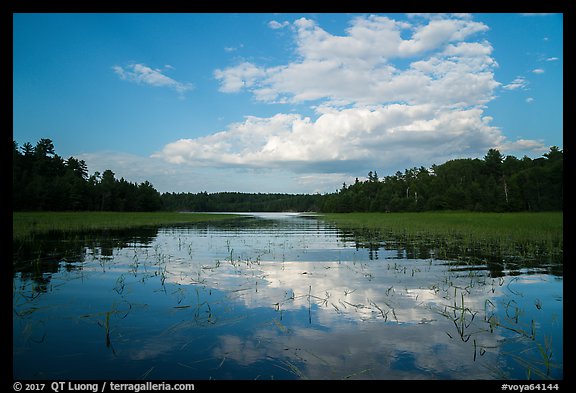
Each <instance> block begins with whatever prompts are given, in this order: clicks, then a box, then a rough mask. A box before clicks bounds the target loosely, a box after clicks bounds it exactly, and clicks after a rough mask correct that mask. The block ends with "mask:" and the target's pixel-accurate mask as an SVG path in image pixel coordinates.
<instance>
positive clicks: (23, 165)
mask: <svg viewBox="0 0 576 393" xmlns="http://www.w3.org/2000/svg"><path fill="white" fill-rule="evenodd" d="M161 208H162V199H161V197H160V193H159V192H158V191H157V190H156V189H155V188H154V187H153V186H152V184H150V182H148V181H145V182H143V183H140V184H136V183H131V182H128V181H126V180H124V178H121V179H116V178H115V177H114V172H112V171H111V170H109V169H107V170H105V171H104V172H103V173H99V172H94V174H93V175H91V176H88V168H87V166H86V163H85V162H84V161H83V160H78V159H76V158H74V157H70V158H68V159H66V160H65V159H63V158H62V157H60V156H59V155H58V154H56V153H55V150H54V144H53V142H52V140H50V139H40V140H39V141H38V142H37V143H36V145H35V146H32V144H31V143H29V142H27V143H24V144H23V145H22V146H21V147H20V148H19V147H18V144H17V143H16V142H15V141H13V156H12V209H13V210H14V211H37V210H50V211H75V210H83V211H156V210H160V209H161Z"/></svg>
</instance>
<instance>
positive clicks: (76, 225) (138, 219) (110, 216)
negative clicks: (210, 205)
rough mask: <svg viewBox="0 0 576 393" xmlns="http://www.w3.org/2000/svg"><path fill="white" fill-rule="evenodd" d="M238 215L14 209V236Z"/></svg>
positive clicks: (208, 219) (17, 238)
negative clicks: (21, 210) (26, 210)
mask: <svg viewBox="0 0 576 393" xmlns="http://www.w3.org/2000/svg"><path fill="white" fill-rule="evenodd" d="M235 217H238V216H237V215H234V214H226V213H222V214H212V213H178V212H13V213H12V239H13V240H19V239H20V240H22V239H26V238H30V237H31V236H33V235H34V234H36V233H45V232H50V231H69V232H74V231H83V230H98V229H121V228H131V227H138V226H149V225H169V224H184V223H196V222H205V221H215V220H227V219H232V218H235Z"/></svg>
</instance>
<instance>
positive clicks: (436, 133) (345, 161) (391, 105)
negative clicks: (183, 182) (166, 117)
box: [154, 15, 526, 181]
mask: <svg viewBox="0 0 576 393" xmlns="http://www.w3.org/2000/svg"><path fill="white" fill-rule="evenodd" d="M408 20H409V22H406V21H398V20H394V19H391V18H388V17H385V16H377V15H370V16H362V17H356V18H354V19H352V20H351V22H350V26H349V27H348V28H347V29H346V31H345V34H344V35H334V34H331V33H329V32H327V31H326V30H324V29H323V28H322V27H321V26H319V25H318V23H317V22H315V21H313V20H311V19H306V18H300V19H298V20H296V21H294V22H293V23H292V24H291V25H290V28H291V30H292V32H293V34H294V36H293V37H294V43H295V47H294V57H293V60H292V61H289V62H286V63H285V64H279V65H274V66H264V65H260V64H257V63H255V62H250V61H243V62H242V63H239V64H237V65H233V66H230V67H227V68H223V69H217V70H215V71H214V77H215V79H216V80H217V81H218V82H219V90H220V91H221V92H224V93H235V92H240V91H247V92H249V93H251V94H252V95H253V97H254V98H255V99H256V100H257V101H260V102H263V103H283V104H309V105H310V106H311V107H312V108H314V109H315V113H314V116H305V115H302V114H298V113H277V114H276V115H274V116H270V117H257V116H246V117H245V119H244V120H243V121H241V122H238V123H234V124H231V125H229V126H228V127H227V128H226V129H224V130H221V131H220V132H217V133H214V134H211V135H208V136H204V137H199V138H194V139H180V140H177V141H174V142H172V143H169V144H167V145H166V146H164V147H163V148H162V149H161V150H160V151H158V152H156V153H155V154H154V156H155V157H158V158H162V159H164V160H166V161H168V162H170V163H174V164H185V163H187V164H192V165H194V166H212V167H213V166H216V167H218V166H221V167H227V166H234V167H245V168H282V169H289V170H291V171H294V172H295V173H301V174H303V175H302V176H303V177H302V178H301V179H303V181H304V180H305V179H306V177H304V176H306V175H307V174H309V173H315V174H317V173H348V174H350V173H356V175H358V174H362V173H363V172H361V171H364V170H365V169H366V168H370V169H379V168H382V167H384V168H394V170H398V169H402V168H405V167H409V166H412V165H425V164H432V163H438V162H442V161H443V160H445V159H449V158H454V157H457V156H478V155H479V154H483V153H485V152H486V151H487V149H489V148H491V147H497V146H505V145H506V142H507V141H506V138H505V137H504V136H503V135H502V133H501V131H500V130H499V129H498V128H496V127H494V126H491V125H490V121H491V118H490V117H487V116H485V115H484V113H483V110H484V106H485V104H486V103H488V102H490V101H491V100H492V99H493V98H494V90H495V89H496V88H497V87H499V86H500V83H499V82H497V81H496V80H495V79H494V69H495V68H496V67H498V64H497V62H496V61H495V60H494V59H493V58H492V51H493V49H492V46H491V45H490V43H489V42H487V41H486V40H485V39H483V36H482V33H484V32H486V31H487V30H488V26H486V25H485V24H483V23H480V22H476V21H473V20H472V18H471V17H470V16H469V15H461V16H457V17H454V16H446V15H434V16H433V17H432V16H428V17H424V18H422V17H417V16H413V17H411V18H409V19H408ZM280 25H283V24H280V23H279V22H276V23H271V24H270V27H272V28H274V27H279V26H280ZM525 85H526V81H525V79H523V78H521V77H519V78H517V79H516V80H515V81H513V82H511V83H510V84H508V85H506V86H504V88H506V89H509V90H513V89H518V88H522V87H524V86H525ZM285 112H290V111H289V110H287V111H285Z"/></svg>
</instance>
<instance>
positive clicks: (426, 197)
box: [321, 146, 563, 213]
mask: <svg viewBox="0 0 576 393" xmlns="http://www.w3.org/2000/svg"><path fill="white" fill-rule="evenodd" d="M544 157H545V158H537V159H534V160H533V159H530V158H528V157H524V158H523V159H522V160H519V159H517V158H516V157H513V156H507V157H506V158H504V157H503V156H502V155H501V154H500V152H499V151H498V150H496V149H490V150H489V151H488V153H487V154H486V156H485V157H484V159H483V160H481V159H456V160H450V161H447V162H445V163H444V164H442V165H432V167H431V168H430V169H429V170H428V169H426V168H424V167H420V168H416V167H414V168H411V169H406V170H405V171H404V173H402V172H400V171H398V172H396V174H395V175H392V176H386V177H384V178H383V179H381V180H379V179H378V177H377V175H375V174H376V172H372V171H370V173H368V179H367V180H366V181H356V182H355V183H354V184H353V185H350V186H346V185H344V186H343V187H342V188H341V189H340V191H338V192H336V193H334V194H330V195H327V196H325V198H324V200H323V204H322V206H321V211H323V212H333V213H348V212H420V211H433V210H467V211H483V212H488V211H491V212H504V211H509V212H516V211H561V210H563V153H562V151H561V150H560V149H559V148H558V147H556V146H553V147H552V148H551V149H550V152H549V153H547V154H544Z"/></svg>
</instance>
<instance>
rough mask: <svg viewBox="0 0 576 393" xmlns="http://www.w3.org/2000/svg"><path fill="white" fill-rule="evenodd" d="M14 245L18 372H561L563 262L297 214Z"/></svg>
mask: <svg viewBox="0 0 576 393" xmlns="http://www.w3.org/2000/svg"><path fill="white" fill-rule="evenodd" d="M15 248H16V249H15V251H14V270H13V272H14V273H13V376H14V378H15V379H51V380H68V379H95V380H103V379H105V380H119V379H128V380H136V379H144V380H207V379H215V380H230V379H233V380H237V379H243V380H244V379H246V380H253V379H261V380H269V379H275V380H286V379H315V380H316V379H320V380H333V379H377V380H382V379H388V380H391V379H393V380H399V379H441V380H459V379H484V380H494V379H527V378H530V379H562V378H563V274H562V266H561V264H558V263H550V262H549V261H531V262H530V263H529V264H523V263H521V261H520V262H519V261H515V260H514V259H509V260H503V261H501V262H498V261H497V262H496V263H495V262H494V261H493V260H491V261H483V260H482V258H477V259H475V260H474V261H472V260H469V259H466V260H464V259H459V258H457V257H454V258H449V259H448V258H447V259H438V258H436V255H437V254H436V253H435V250H434V247H432V246H431V247H430V248H429V249H426V250H425V251H422V250H421V249H420V250H419V252H418V253H417V254H415V253H413V252H410V251H409V249H407V247H406V245H401V244H399V243H398V242H394V241H392V240H390V239H386V238H381V239H377V241H369V242H368V241H365V240H363V239H362V238H361V237H359V236H357V234H355V233H354V232H353V231H350V230H342V229H340V228H338V227H337V226H335V225H334V224H331V223H327V222H325V221H323V220H321V219H319V218H317V217H314V216H311V215H304V214H288V213H262V214H247V215H245V216H244V217H242V218H239V219H234V220H230V221H222V222H211V223H200V224H189V225H178V226H164V227H151V228H139V229H133V230H117V231H101V232H94V233H90V234H88V233H85V234H78V235H77V236H67V237H63V236H58V234H55V233H53V234H50V235H46V236H44V237H37V238H36V239H35V241H34V243H32V244H26V243H23V244H18V245H15Z"/></svg>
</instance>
